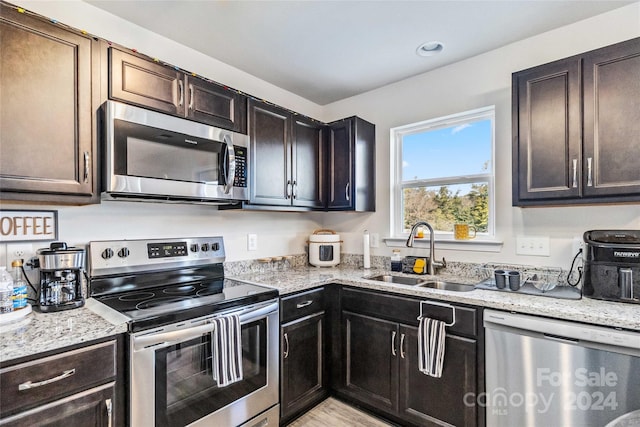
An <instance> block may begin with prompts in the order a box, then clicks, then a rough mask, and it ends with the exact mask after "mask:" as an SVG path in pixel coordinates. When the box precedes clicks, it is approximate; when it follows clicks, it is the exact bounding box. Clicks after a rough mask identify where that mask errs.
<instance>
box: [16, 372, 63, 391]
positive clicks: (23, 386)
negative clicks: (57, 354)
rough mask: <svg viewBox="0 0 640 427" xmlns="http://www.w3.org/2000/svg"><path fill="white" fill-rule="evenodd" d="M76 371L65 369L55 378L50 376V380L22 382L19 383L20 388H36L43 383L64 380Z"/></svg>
mask: <svg viewBox="0 0 640 427" xmlns="http://www.w3.org/2000/svg"><path fill="white" fill-rule="evenodd" d="M75 373H76V369H75V368H73V369H69V370H68V371H64V372H62V374H60V375H58V376H57V377H53V378H49V379H48V380H43V381H38V382H35V383H33V382H31V381H27V382H26V383H22V384H20V385H18V390H20V391H22V390H29V389H31V388H36V387H41V386H43V385H47V384H51V383H55V382H56V381H60V380H63V379H65V378H69V377H70V376H71V375H73V374H75Z"/></svg>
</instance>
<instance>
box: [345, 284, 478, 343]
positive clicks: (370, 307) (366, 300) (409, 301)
mask: <svg viewBox="0 0 640 427" xmlns="http://www.w3.org/2000/svg"><path fill="white" fill-rule="evenodd" d="M341 300H342V309H343V310H347V311H353V312H356V313H362V314H368V315H371V316H375V317H378V318H381V319H386V320H390V321H394V322H398V323H403V324H405V325H410V326H417V325H418V316H420V306H421V304H420V302H421V301H424V303H423V304H422V310H423V315H424V316H425V317H431V318H434V319H437V320H442V321H444V322H447V323H451V322H452V321H453V310H452V308H450V307H444V306H441V305H439V304H449V303H448V302H446V301H436V300H433V299H427V298H421V299H418V298H415V297H405V296H398V295H392V294H386V293H378V292H371V291H364V290H359V289H351V288H346V287H343V290H342V298H341ZM429 303H433V304H429ZM450 305H451V306H452V307H453V308H454V309H455V317H456V318H455V320H456V322H455V324H453V325H452V326H448V327H447V332H448V333H453V334H460V335H465V336H470V337H475V336H476V335H477V326H478V323H477V320H476V319H477V309H476V308H473V307H463V306H459V305H456V304H450Z"/></svg>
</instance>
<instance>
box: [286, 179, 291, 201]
mask: <svg viewBox="0 0 640 427" xmlns="http://www.w3.org/2000/svg"><path fill="white" fill-rule="evenodd" d="M290 198H291V180H287V199H290Z"/></svg>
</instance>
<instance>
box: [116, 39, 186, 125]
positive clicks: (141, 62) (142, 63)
mask: <svg viewBox="0 0 640 427" xmlns="http://www.w3.org/2000/svg"><path fill="white" fill-rule="evenodd" d="M109 66H110V73H109V74H110V76H109V98H111V99H115V100H117V101H123V102H126V103H130V104H136V105H139V106H141V107H147V108H150V109H153V110H156V111H160V112H162V113H168V114H173V115H178V116H184V114H185V102H186V101H185V100H186V96H187V95H186V93H185V89H186V88H185V86H184V78H185V77H184V73H182V72H180V71H178V70H176V69H173V68H170V67H167V66H164V65H162V64H159V63H155V62H152V61H148V60H146V59H143V58H140V57H138V56H135V55H132V54H129V53H126V52H122V51H120V50H118V49H114V48H110V49H109Z"/></svg>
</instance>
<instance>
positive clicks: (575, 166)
mask: <svg viewBox="0 0 640 427" xmlns="http://www.w3.org/2000/svg"><path fill="white" fill-rule="evenodd" d="M572 187H573V188H577V187H578V159H573V185H572Z"/></svg>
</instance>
